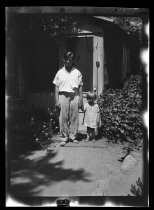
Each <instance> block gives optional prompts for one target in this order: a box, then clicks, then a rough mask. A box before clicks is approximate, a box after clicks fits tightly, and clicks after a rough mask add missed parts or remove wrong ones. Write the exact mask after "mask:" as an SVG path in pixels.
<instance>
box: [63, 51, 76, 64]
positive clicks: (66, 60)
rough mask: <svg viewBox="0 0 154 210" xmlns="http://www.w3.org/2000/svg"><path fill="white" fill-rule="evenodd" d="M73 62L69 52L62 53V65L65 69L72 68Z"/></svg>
mask: <svg viewBox="0 0 154 210" xmlns="http://www.w3.org/2000/svg"><path fill="white" fill-rule="evenodd" d="M73 60H74V55H73V53H72V52H70V51H66V52H65V53H64V56H63V62H64V65H65V67H68V68H69V67H72V65H73Z"/></svg>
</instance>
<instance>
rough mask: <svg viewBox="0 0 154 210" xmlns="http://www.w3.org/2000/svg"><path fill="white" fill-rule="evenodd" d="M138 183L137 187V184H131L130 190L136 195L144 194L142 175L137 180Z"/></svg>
mask: <svg viewBox="0 0 154 210" xmlns="http://www.w3.org/2000/svg"><path fill="white" fill-rule="evenodd" d="M136 184H137V187H136V186H135V185H133V184H131V189H130V191H131V192H132V193H133V195H135V196H143V182H142V181H141V178H140V177H139V178H138V180H137V181H136ZM128 196H130V195H128Z"/></svg>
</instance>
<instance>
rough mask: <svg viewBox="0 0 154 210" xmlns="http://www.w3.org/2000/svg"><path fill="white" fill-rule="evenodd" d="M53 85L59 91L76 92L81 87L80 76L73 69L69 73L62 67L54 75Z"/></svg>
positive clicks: (76, 70) (77, 71) (78, 72)
mask: <svg viewBox="0 0 154 210" xmlns="http://www.w3.org/2000/svg"><path fill="white" fill-rule="evenodd" d="M53 83H54V84H55V85H57V86H58V87H59V91H65V92H76V90H78V88H79V85H83V82H82V74H81V73H80V71H79V70H78V69H76V68H74V67H73V69H72V70H71V71H70V72H68V71H67V70H66V69H65V67H63V68H61V69H60V70H59V71H58V72H57V74H56V75H55V78H54V80H53Z"/></svg>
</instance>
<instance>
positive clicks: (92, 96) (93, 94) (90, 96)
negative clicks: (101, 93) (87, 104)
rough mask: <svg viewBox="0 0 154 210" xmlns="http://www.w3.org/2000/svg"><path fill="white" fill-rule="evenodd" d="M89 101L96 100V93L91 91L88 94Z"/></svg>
mask: <svg viewBox="0 0 154 210" xmlns="http://www.w3.org/2000/svg"><path fill="white" fill-rule="evenodd" d="M88 99H93V100H96V93H94V92H92V91H90V92H88V93H87V100H88Z"/></svg>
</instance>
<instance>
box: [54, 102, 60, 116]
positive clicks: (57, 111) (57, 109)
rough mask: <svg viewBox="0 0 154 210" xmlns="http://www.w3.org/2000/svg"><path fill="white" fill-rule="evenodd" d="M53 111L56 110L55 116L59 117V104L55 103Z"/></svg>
mask: <svg viewBox="0 0 154 210" xmlns="http://www.w3.org/2000/svg"><path fill="white" fill-rule="evenodd" d="M55 109H56V113H57V115H58V116H59V115H60V109H61V106H60V103H59V102H56V104H55Z"/></svg>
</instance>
